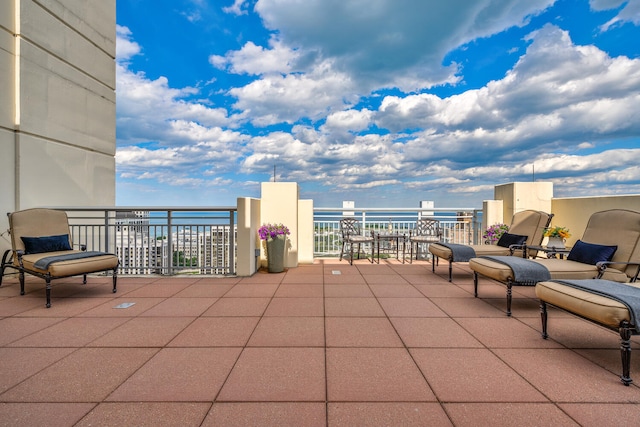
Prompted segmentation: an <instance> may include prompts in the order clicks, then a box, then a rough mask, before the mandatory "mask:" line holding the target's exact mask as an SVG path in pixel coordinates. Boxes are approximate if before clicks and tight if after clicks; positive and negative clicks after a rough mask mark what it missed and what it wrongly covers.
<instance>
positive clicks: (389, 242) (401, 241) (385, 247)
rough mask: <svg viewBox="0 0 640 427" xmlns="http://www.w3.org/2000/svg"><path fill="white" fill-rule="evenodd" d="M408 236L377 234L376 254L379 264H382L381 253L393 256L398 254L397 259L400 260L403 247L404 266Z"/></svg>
mask: <svg viewBox="0 0 640 427" xmlns="http://www.w3.org/2000/svg"><path fill="white" fill-rule="evenodd" d="M406 241H407V235H406V234H400V233H376V252H377V255H378V256H377V258H378V264H380V252H381V251H382V253H387V254H392V253H393V252H395V253H396V259H400V247H401V246H402V263H403V264H404V257H405V253H406V251H405V243H406Z"/></svg>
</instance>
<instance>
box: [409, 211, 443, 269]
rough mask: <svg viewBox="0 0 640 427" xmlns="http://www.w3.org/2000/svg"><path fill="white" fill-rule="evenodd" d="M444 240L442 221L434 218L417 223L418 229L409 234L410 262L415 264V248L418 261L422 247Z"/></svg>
mask: <svg viewBox="0 0 640 427" xmlns="http://www.w3.org/2000/svg"><path fill="white" fill-rule="evenodd" d="M441 239H442V229H441V228H440V221H438V220H437V219H432V218H420V219H419V220H418V221H417V222H416V228H415V229H414V230H411V231H410V232H409V245H410V246H411V249H410V256H409V260H410V262H413V247H414V246H415V248H416V259H418V256H419V252H420V246H421V245H423V244H430V243H436V242H439V241H440V240H441Z"/></svg>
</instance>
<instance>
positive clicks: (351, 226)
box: [340, 218, 374, 265]
mask: <svg viewBox="0 0 640 427" xmlns="http://www.w3.org/2000/svg"><path fill="white" fill-rule="evenodd" d="M340 237H341V239H342V244H341V245H340V261H342V258H343V256H344V254H345V253H346V251H347V248H348V251H349V264H351V265H353V248H354V246H357V247H358V259H360V250H361V246H362V245H367V244H368V245H369V246H370V248H371V259H370V261H371V263H373V240H374V239H373V237H372V236H371V237H370V236H366V235H364V234H363V233H362V230H361V228H360V221H358V220H357V219H355V218H343V219H341V220H340Z"/></svg>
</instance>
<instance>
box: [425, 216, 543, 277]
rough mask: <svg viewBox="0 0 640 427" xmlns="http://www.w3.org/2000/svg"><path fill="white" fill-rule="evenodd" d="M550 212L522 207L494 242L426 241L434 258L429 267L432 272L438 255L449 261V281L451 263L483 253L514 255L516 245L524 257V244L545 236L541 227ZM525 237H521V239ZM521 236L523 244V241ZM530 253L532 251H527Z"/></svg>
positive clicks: (532, 242) (538, 242)
mask: <svg viewBox="0 0 640 427" xmlns="http://www.w3.org/2000/svg"><path fill="white" fill-rule="evenodd" d="M552 218H553V214H548V213H546V212H542V211H535V210H525V211H521V212H517V213H516V214H515V215H513V218H512V219H511V225H510V226H509V232H508V233H505V234H503V236H502V238H501V240H499V241H498V242H497V243H496V244H495V245H494V244H491V245H450V244H446V243H433V244H431V245H429V252H431V254H433V256H434V261H435V262H432V263H431V270H432V271H433V272H435V265H436V263H437V261H438V260H439V258H442V259H446V260H447V261H449V281H450V282H451V276H452V270H453V263H454V262H467V261H469V260H470V259H471V258H474V257H477V256H485V255H513V254H514V252H515V251H516V250H518V249H520V250H521V252H520V253H522V256H523V257H525V256H526V253H525V252H524V247H525V246H524V245H539V244H541V243H542V239H543V238H544V229H545V228H547V227H548V226H549V224H550V223H551V219H552ZM523 237H524V239H523ZM523 240H524V244H523ZM530 255H532V256H533V253H530Z"/></svg>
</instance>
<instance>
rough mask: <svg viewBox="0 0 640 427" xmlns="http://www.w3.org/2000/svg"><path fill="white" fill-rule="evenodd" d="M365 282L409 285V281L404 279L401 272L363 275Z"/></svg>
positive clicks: (370, 283)
mask: <svg viewBox="0 0 640 427" xmlns="http://www.w3.org/2000/svg"><path fill="white" fill-rule="evenodd" d="M362 277H364V280H365V282H367V284H369V285H407V286H409V282H407V281H406V280H404V278H403V277H402V276H400V275H399V274H375V275H363V276H362Z"/></svg>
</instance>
